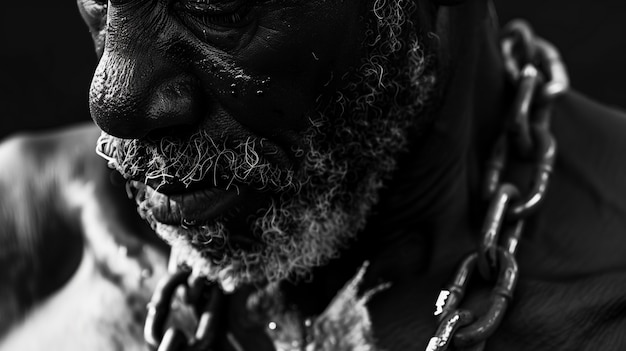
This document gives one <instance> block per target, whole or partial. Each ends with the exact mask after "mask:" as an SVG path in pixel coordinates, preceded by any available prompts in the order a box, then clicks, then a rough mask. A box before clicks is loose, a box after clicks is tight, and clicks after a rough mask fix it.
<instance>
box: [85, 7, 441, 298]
mask: <svg viewBox="0 0 626 351" xmlns="http://www.w3.org/2000/svg"><path fill="white" fill-rule="evenodd" d="M407 6H408V7H409V8H403V7H402V6H401V5H398V4H397V3H396V2H386V3H385V4H382V5H381V3H380V2H378V1H375V2H374V3H369V2H365V1H361V0H345V1H336V0H260V1H250V0H212V1H206V0H176V1H173V0H158V1H147V0H126V1H124V0H117V1H111V2H109V3H108V4H103V3H99V2H97V1H95V0H79V7H80V9H81V13H82V14H83V17H84V18H85V19H86V22H87V23H88V24H90V28H91V30H92V34H93V37H94V40H95V42H96V48H97V50H98V51H99V52H100V53H101V55H102V57H101V60H100V64H99V66H98V68H97V70H96V73H95V75H94V80H93V82H92V87H91V92H90V107H91V111H92V116H93V118H94V119H95V121H96V122H97V123H98V125H99V126H100V127H101V128H102V129H103V131H104V132H103V135H102V137H101V138H100V140H99V141H98V151H99V153H100V154H101V155H102V156H104V157H105V158H106V159H107V160H108V161H109V164H110V165H111V166H112V167H115V168H116V169H117V170H118V171H119V172H121V173H122V174H123V175H124V176H125V177H126V178H127V179H129V189H130V192H131V194H132V195H133V197H134V198H135V200H136V201H137V204H138V206H139V212H140V214H141V215H142V216H143V217H144V218H145V219H146V220H148V221H149V222H150V223H151V224H152V225H153V227H154V228H155V229H156V231H157V233H158V234H159V235H161V236H162V237H163V238H164V239H165V240H166V241H168V242H169V243H170V244H171V245H172V247H173V250H174V251H173V252H174V253H175V254H176V256H177V259H179V260H180V262H181V263H185V264H187V265H189V266H191V267H192V268H193V269H194V270H196V273H198V274H203V275H206V276H207V277H209V278H210V279H213V280H218V281H220V282H221V283H222V284H223V285H224V286H225V287H234V286H236V285H238V284H240V283H246V282H263V281H277V280H280V279H284V278H297V277H298V276H301V275H304V274H306V273H307V272H308V271H309V270H310V269H311V268H312V267H315V266H319V265H321V264H324V263H325V262H326V261H328V260H329V259H330V258H332V257H334V256H336V255H337V254H338V253H339V250H340V249H341V248H342V247H344V246H345V245H346V244H347V243H348V241H349V239H351V238H353V237H354V236H355V235H356V233H357V232H358V231H359V230H361V229H362V228H363V227H364V225H365V222H366V217H367V215H368V212H369V210H370V208H371V207H372V205H373V204H375V203H376V200H377V193H378V190H379V189H380V188H381V186H382V181H383V179H385V178H386V177H387V176H388V175H389V174H390V172H391V171H392V170H393V168H394V166H395V157H396V155H397V153H398V152H399V151H400V150H401V149H402V148H403V147H404V146H405V144H406V136H407V131H408V128H409V127H411V126H414V125H415V122H416V119H415V117H416V115H417V114H419V111H420V109H421V107H422V105H423V104H424V103H425V101H426V99H427V97H428V95H429V94H430V93H431V91H432V90H433V88H432V87H433V85H434V78H433V76H432V69H431V68H432V67H430V63H429V58H430V57H429V55H427V54H425V53H424V50H425V46H423V43H422V42H421V38H420V37H419V36H418V35H417V34H416V28H415V27H414V26H417V24H416V23H413V22H414V16H413V12H414V11H416V9H415V8H414V6H413V5H412V4H409V5H407Z"/></svg>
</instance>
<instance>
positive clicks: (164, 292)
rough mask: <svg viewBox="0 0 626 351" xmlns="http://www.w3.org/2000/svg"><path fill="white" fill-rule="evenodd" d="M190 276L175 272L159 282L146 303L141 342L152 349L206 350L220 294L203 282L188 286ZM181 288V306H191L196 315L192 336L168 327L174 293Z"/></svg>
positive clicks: (217, 310) (218, 305) (211, 335)
mask: <svg viewBox="0 0 626 351" xmlns="http://www.w3.org/2000/svg"><path fill="white" fill-rule="evenodd" d="M189 276H190V273H189V272H188V271H183V270H178V271H176V272H175V273H172V274H169V275H167V276H165V277H164V278H162V279H161V281H160V282H159V284H158V286H157V288H156V290H155V291H154V294H153V295H152V299H151V300H150V303H148V315H147V317H146V322H145V325H144V339H145V340H146V343H147V344H148V345H149V346H150V348H151V349H152V350H156V351H180V350H187V351H191V350H210V349H211V347H212V345H213V343H214V341H215V337H216V329H217V325H216V319H218V318H217V316H218V315H219V313H220V312H221V311H220V310H221V308H220V305H221V302H222V296H223V295H222V292H221V291H220V289H218V288H217V287H215V286H214V285H213V284H211V283H209V282H208V281H207V280H206V279H203V278H198V279H195V280H193V281H192V283H191V284H190V283H189ZM179 289H183V291H184V295H183V296H184V297H183V301H184V303H186V304H188V305H190V306H193V307H194V312H195V314H196V316H197V325H196V328H195V333H194V335H192V336H188V335H186V334H185V333H184V332H183V331H182V330H181V329H179V328H177V327H176V326H169V327H168V323H169V319H170V317H171V316H170V314H171V310H172V304H173V303H174V300H175V299H176V293H177V291H178V290H179Z"/></svg>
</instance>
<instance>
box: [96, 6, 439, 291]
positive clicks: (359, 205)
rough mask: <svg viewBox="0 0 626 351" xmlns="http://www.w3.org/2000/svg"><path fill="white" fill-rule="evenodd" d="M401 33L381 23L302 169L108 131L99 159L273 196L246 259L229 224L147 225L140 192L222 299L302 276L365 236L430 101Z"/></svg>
mask: <svg viewBox="0 0 626 351" xmlns="http://www.w3.org/2000/svg"><path fill="white" fill-rule="evenodd" d="M391 3H392V4H391V5H389V7H394V6H400V5H394V4H393V3H394V2H391ZM388 10H389V12H390V13H395V14H400V15H402V11H395V10H398V9H395V10H394V9H392V8H388ZM394 11H395V12H394ZM389 18H391V19H392V20H388V19H389ZM399 23H405V21H397V20H395V19H394V18H393V17H390V16H387V17H384V18H379V19H378V21H377V23H376V28H377V31H372V33H371V35H370V36H368V41H369V42H367V44H368V45H370V50H369V53H368V54H367V55H366V57H365V58H364V60H363V64H362V66H361V67H360V68H359V69H357V70H356V71H355V72H352V73H351V74H350V75H349V77H350V78H348V79H347V81H348V82H349V83H347V84H345V88H344V89H341V90H339V91H337V92H335V93H334V95H333V96H331V97H330V99H327V101H332V102H333V103H332V104H327V105H325V106H320V107H319V108H318V109H317V112H316V113H315V115H312V116H309V118H310V120H311V121H313V123H312V126H311V127H310V128H309V130H308V131H307V132H306V133H304V135H303V140H305V142H304V143H303V144H302V145H301V146H300V149H299V150H297V151H296V156H298V158H299V159H300V160H301V164H300V167H299V168H298V169H296V170H285V169H281V168H279V167H278V166H275V165H273V164H272V163H271V162H269V161H267V160H266V159H265V158H264V157H263V155H262V153H261V152H260V150H259V148H257V147H255V145H260V144H262V142H263V140H262V139H256V138H251V139H248V140H246V141H245V142H235V141H232V140H214V139H212V138H211V137H210V136H208V134H207V133H205V132H203V131H198V132H197V133H195V134H194V135H192V136H190V137H189V138H188V139H186V140H177V139H168V138H166V139H163V140H162V141H161V142H160V143H159V145H155V144H151V143H147V142H144V141H141V140H123V139H118V138H115V137H112V136H110V135H107V134H106V133H103V134H102V136H101V137H100V139H99V141H98V152H99V154H101V155H102V156H103V157H105V159H107V160H108V162H109V165H110V166H111V167H112V168H115V169H117V170H118V171H119V172H120V173H121V174H122V175H123V176H124V177H126V178H127V179H141V178H144V179H146V180H147V179H153V180H154V179H157V180H160V181H161V182H168V181H170V180H171V179H175V180H177V181H179V182H182V183H183V184H185V185H189V184H192V183H193V182H195V181H197V180H202V179H206V177H214V185H215V186H217V187H225V188H228V187H230V186H237V184H246V185H250V186H252V187H254V188H256V189H258V190H263V191H268V192H271V193H272V194H275V195H276V196H274V197H273V198H272V200H271V201H270V202H269V203H268V204H267V206H266V207H265V208H263V209H259V211H258V212H257V214H256V215H255V216H254V218H252V219H251V220H250V222H249V228H250V232H251V233H252V235H253V236H255V237H256V239H258V240H259V241H260V242H261V243H262V244H261V245H257V246H254V247H251V248H245V249H243V248H240V247H236V246H232V245H231V244H230V243H229V240H228V238H229V230H228V228H227V227H228V225H227V224H228V220H229V219H228V218H227V217H226V216H223V217H221V218H218V219H216V220H214V221H212V222H211V223H207V224H205V225H202V226H200V227H192V228H186V227H184V226H174V225H167V224H163V223H159V222H158V221H156V220H155V218H154V216H153V215H152V212H151V208H150V205H149V203H150V202H149V201H148V199H149V196H151V195H150V192H149V191H145V189H141V190H142V191H139V193H138V195H137V197H136V200H137V203H138V206H139V212H140V215H141V216H142V217H143V218H145V219H146V220H147V221H148V222H150V223H151V225H152V226H153V228H154V229H155V231H156V232H157V233H158V235H160V236H161V237H162V238H163V239H164V240H166V241H167V242H168V244H169V245H171V246H172V252H173V255H174V258H175V259H176V260H177V262H178V264H180V265H186V266H188V267H190V268H191V269H192V270H193V272H194V274H196V275H201V276H206V277H207V278H208V279H209V280H212V281H217V282H219V283H220V284H221V285H222V287H223V288H224V289H225V290H232V289H234V288H236V287H237V286H239V285H241V284H244V283H252V282H254V283H262V282H270V283H271V282H277V281H280V280H283V279H294V280H296V279H299V278H302V277H304V276H306V275H307V274H309V273H310V271H311V269H312V268H314V267H317V266H320V265H324V264H325V263H327V262H328V261H329V260H330V259H332V258H334V257H336V256H338V255H339V253H340V251H341V249H342V248H344V247H346V246H347V245H348V244H349V242H350V241H351V239H353V238H355V237H356V235H357V233H358V232H360V231H361V230H363V228H364V227H365V224H366V219H367V217H368V214H369V212H370V209H371V208H372V206H373V205H374V204H375V203H376V202H377V200H378V193H379V191H380V189H381V187H382V186H383V182H384V181H385V180H386V179H387V178H389V176H390V174H391V172H392V171H393V170H394V168H395V166H396V161H395V159H396V157H397V155H398V153H399V152H400V151H401V150H403V149H404V148H405V146H406V144H407V134H408V130H409V128H410V127H415V124H416V120H415V118H416V116H417V115H418V114H419V113H420V111H421V110H422V108H423V106H424V105H425V104H426V103H427V102H428V100H429V98H430V96H431V95H432V93H433V91H434V84H435V80H434V74H433V73H434V72H433V71H434V70H433V69H431V67H429V62H428V57H426V56H425V55H424V54H423V50H424V48H423V46H422V45H421V41H420V40H418V38H417V37H416V36H410V37H408V38H404V39H402V38H398V37H397V36H395V35H394V33H396V34H397V33H399V32H400V31H399V30H398V27H397V26H398V24H399ZM412 32H414V31H412ZM379 33H389V37H388V39H386V40H384V41H382V40H381V39H380V38H381V35H378V34H379ZM402 48H404V49H402ZM394 57H398V58H401V59H397V60H395V59H393V58H394ZM417 123H423V121H417ZM218 145H219V147H218ZM190 146H193V147H190ZM224 154H228V155H229V157H222V156H223V155H224ZM250 155H253V157H250ZM218 178H219V179H218Z"/></svg>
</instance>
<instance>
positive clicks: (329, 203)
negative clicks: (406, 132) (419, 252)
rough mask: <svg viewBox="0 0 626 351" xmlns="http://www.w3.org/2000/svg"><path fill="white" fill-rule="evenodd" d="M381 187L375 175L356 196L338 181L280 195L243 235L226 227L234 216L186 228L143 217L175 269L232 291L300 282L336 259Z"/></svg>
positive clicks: (359, 227)
mask: <svg viewBox="0 0 626 351" xmlns="http://www.w3.org/2000/svg"><path fill="white" fill-rule="evenodd" d="M380 184H381V182H380V175H379V174H376V173H374V174H370V175H369V176H367V177H365V179H363V181H362V182H361V183H360V185H359V186H358V187H357V189H356V190H357V191H355V192H350V193H347V192H346V190H345V189H344V187H343V186H342V184H341V183H339V184H335V185H333V186H332V187H331V188H329V189H325V190H323V191H320V189H319V188H318V187H310V188H305V189H303V191H301V192H299V193H297V194H295V195H293V196H290V197H289V198H285V196H283V197H282V199H281V201H270V203H269V205H267V206H265V207H264V208H263V209H261V210H259V211H258V212H257V215H256V216H254V217H249V218H248V228H247V232H246V233H238V232H235V231H233V230H232V229H229V228H230V226H229V222H231V221H237V220H238V219H236V218H218V219H216V220H215V221H213V222H212V223H208V224H206V225H202V226H198V227H191V228H189V227H184V226H180V225H171V224H163V223H160V222H158V221H156V220H155V219H154V217H153V216H151V214H150V211H149V209H148V210H146V209H144V211H143V213H142V215H143V216H144V217H145V218H146V220H148V221H149V222H150V223H151V224H152V226H153V227H154V229H155V231H156V232H157V234H158V235H159V236H160V237H162V238H163V239H164V240H165V241H166V242H167V243H168V244H169V245H170V246H171V247H172V255H173V257H172V258H173V259H174V260H175V261H176V263H177V264H178V265H179V266H183V267H187V268H188V269H191V271H192V274H193V275H195V276H202V277H206V278H207V279H208V280H210V281H215V282H217V283H218V284H220V285H221V286H222V288H223V289H224V290H225V291H232V290H234V289H236V288H238V287H239V286H241V285H244V284H257V285H265V284H268V283H277V282H280V281H283V280H289V281H298V280H301V279H302V278H306V277H308V276H309V275H310V274H311V271H312V269H313V268H315V267H318V266H322V265H325V264H327V263H328V261H329V260H331V259H332V258H335V257H337V256H338V255H339V253H340V252H341V250H342V249H343V248H345V247H346V246H348V245H349V244H350V242H351V241H352V240H353V239H354V238H355V237H356V235H357V233H358V232H359V231H361V230H362V229H363V227H364V226H365V223H366V218H367V216H368V214H369V211H370V208H371V207H372V206H373V204H374V203H375V202H376V200H377V195H376V194H377V193H378V190H379V187H380ZM311 191H314V192H315V193H314V194H312V193H311ZM346 200H349V201H346ZM140 208H141V206H140ZM140 212H141V211H140Z"/></svg>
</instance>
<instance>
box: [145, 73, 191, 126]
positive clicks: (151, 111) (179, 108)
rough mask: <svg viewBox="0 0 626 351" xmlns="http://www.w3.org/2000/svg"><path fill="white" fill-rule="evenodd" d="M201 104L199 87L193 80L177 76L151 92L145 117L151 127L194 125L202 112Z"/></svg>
mask: <svg viewBox="0 0 626 351" xmlns="http://www.w3.org/2000/svg"><path fill="white" fill-rule="evenodd" d="M202 105H203V104H202V99H201V97H200V94H199V89H197V88H196V85H195V84H193V81H191V80H190V79H189V78H187V77H178V78H176V79H173V80H170V81H168V82H165V83H163V84H161V85H160V86H159V87H158V88H157V89H156V91H155V92H154V93H153V94H152V96H151V99H150V101H149V106H148V111H147V117H148V119H150V120H151V121H150V122H151V125H152V126H153V128H152V129H163V128H168V127H172V128H174V127H177V126H185V125H194V124H197V123H198V121H199V119H200V118H201V116H202V114H203V113H202V110H203V106H202ZM183 129H184V128H183Z"/></svg>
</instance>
